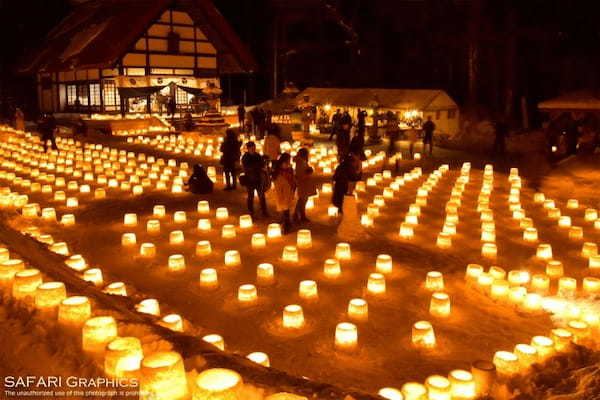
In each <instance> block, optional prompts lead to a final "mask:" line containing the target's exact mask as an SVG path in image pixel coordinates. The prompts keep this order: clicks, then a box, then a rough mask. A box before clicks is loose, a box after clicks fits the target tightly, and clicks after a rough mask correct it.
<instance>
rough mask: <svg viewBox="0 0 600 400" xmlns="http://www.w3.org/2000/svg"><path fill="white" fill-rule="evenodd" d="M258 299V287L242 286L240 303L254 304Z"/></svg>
mask: <svg viewBox="0 0 600 400" xmlns="http://www.w3.org/2000/svg"><path fill="white" fill-rule="evenodd" d="M257 299H258V295H257V291H256V286H254V285H252V284H245V285H241V286H240V287H239V288H238V301H239V302H241V303H246V304H248V303H253V302H255V301H256V300H257Z"/></svg>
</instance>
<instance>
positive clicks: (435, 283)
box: [425, 271, 444, 292]
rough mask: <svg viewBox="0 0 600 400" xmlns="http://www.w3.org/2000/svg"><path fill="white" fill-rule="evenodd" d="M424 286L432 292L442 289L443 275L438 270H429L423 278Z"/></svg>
mask: <svg viewBox="0 0 600 400" xmlns="http://www.w3.org/2000/svg"><path fill="white" fill-rule="evenodd" d="M425 288H426V289H427V290H431V291H433V292H439V291H442V290H444V276H443V275H442V273H441V272H439V271H429V272H428V273H427V277H426V278H425Z"/></svg>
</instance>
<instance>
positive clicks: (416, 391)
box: [401, 382, 427, 400]
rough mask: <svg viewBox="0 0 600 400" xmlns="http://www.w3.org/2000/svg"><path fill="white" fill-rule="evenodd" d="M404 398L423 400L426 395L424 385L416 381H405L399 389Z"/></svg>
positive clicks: (407, 399)
mask: <svg viewBox="0 0 600 400" xmlns="http://www.w3.org/2000/svg"><path fill="white" fill-rule="evenodd" d="M401 392H402V395H403V396H404V400H424V399H425V398H426V396H427V388H426V387H425V385H423V384H421V383H417V382H407V383H405V384H404V385H402V389H401Z"/></svg>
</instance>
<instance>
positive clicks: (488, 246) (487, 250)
mask: <svg viewBox="0 0 600 400" xmlns="http://www.w3.org/2000/svg"><path fill="white" fill-rule="evenodd" d="M481 255H482V256H483V257H485V258H489V259H496V256H497V255H498V248H497V247H496V244H495V243H484V244H483V246H481Z"/></svg>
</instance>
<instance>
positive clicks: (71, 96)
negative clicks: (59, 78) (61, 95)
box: [67, 85, 77, 106]
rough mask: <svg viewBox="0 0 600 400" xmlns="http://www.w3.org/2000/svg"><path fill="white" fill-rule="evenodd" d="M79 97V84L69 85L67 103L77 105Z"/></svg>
mask: <svg viewBox="0 0 600 400" xmlns="http://www.w3.org/2000/svg"><path fill="white" fill-rule="evenodd" d="M75 99H77V85H67V105H69V106H73V105H75Z"/></svg>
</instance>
